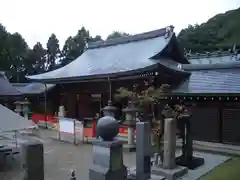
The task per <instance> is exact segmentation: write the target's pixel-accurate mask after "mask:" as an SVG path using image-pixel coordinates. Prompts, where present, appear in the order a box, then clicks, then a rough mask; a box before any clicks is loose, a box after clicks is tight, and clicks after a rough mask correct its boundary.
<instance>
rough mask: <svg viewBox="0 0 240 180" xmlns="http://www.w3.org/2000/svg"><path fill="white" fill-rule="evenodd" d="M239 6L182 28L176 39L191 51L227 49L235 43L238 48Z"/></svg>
mask: <svg viewBox="0 0 240 180" xmlns="http://www.w3.org/2000/svg"><path fill="white" fill-rule="evenodd" d="M239 18H240V8H239V9H236V10H231V11H228V12H226V13H224V14H218V15H216V16H214V17H213V18H211V19H209V20H208V21H207V22H206V23H202V24H200V25H194V26H192V25H189V26H188V28H186V29H183V30H182V31H181V32H180V33H179V35H178V40H179V42H180V44H181V45H182V46H183V47H184V48H185V49H186V50H187V51H190V50H191V52H198V53H202V52H206V51H208V52H212V51H216V50H229V49H231V48H232V47H233V45H234V44H235V45H236V46H237V48H240V31H239V27H240V21H238V20H237V19H239Z"/></svg>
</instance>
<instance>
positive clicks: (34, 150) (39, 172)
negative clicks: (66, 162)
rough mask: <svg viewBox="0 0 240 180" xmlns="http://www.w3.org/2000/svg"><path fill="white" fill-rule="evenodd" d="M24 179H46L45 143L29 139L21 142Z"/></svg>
mask: <svg viewBox="0 0 240 180" xmlns="http://www.w3.org/2000/svg"><path fill="white" fill-rule="evenodd" d="M21 156H22V164H23V171H22V172H23V177H24V179H23V180H44V157H43V144H42V143H41V142H40V141H36V140H31V141H30V140H29V141H27V142H24V143H23V144H21Z"/></svg>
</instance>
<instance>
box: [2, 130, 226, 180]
mask: <svg viewBox="0 0 240 180" xmlns="http://www.w3.org/2000/svg"><path fill="white" fill-rule="evenodd" d="M55 133H56V132H51V131H45V130H44V131H41V133H40V136H41V139H42V142H43V143H44V155H45V156H44V158H45V159H44V161H45V180H69V173H70V171H71V170H72V169H75V170H76V174H77V178H78V179H79V180H87V179H88V169H89V167H90V165H91V161H92V146H91V145H86V144H84V145H83V144H80V145H78V146H74V145H72V144H70V143H63V142H58V141H54V140H52V139H50V138H49V137H50V136H52V135H53V134H55ZM29 138H32V137H25V136H24V137H21V138H20V139H22V140H19V142H22V141H23V139H29ZM177 154H179V152H177ZM194 155H196V156H200V157H204V159H205V165H204V166H202V167H200V168H198V169H197V170H194V171H191V170H189V172H188V174H187V175H185V176H184V177H182V178H181V179H182V180H194V179H197V178H199V177H200V176H202V175H203V174H205V173H206V172H208V171H210V170H211V169H213V168H214V167H215V166H217V165H219V164H221V163H222V162H224V161H225V160H227V159H228V158H229V157H226V156H222V155H213V154H209V153H202V152H195V153H194ZM124 163H125V165H127V166H135V153H124ZM20 175H21V172H20V171H19V170H15V171H13V170H11V171H8V173H0V179H1V180H9V179H11V180H19V179H20Z"/></svg>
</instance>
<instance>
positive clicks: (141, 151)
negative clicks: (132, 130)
mask: <svg viewBox="0 0 240 180" xmlns="http://www.w3.org/2000/svg"><path fill="white" fill-rule="evenodd" d="M150 129H151V128H150V125H149V123H148V122H138V123H137V125H136V131H137V135H136V179H137V180H147V179H149V178H150V177H151V155H152V148H151V142H150V141H151V140H150V134H151V130H150Z"/></svg>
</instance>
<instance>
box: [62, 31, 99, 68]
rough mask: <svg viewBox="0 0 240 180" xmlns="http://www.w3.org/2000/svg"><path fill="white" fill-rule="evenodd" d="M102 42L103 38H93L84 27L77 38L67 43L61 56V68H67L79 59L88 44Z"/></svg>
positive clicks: (69, 38) (69, 39)
mask: <svg viewBox="0 0 240 180" xmlns="http://www.w3.org/2000/svg"><path fill="white" fill-rule="evenodd" d="M101 40H102V38H101V36H99V35H97V36H95V37H94V38H93V37H91V36H90V34H89V31H88V30H86V29H85V27H82V28H81V29H80V30H79V31H78V33H77V35H76V36H74V37H72V36H70V37H68V39H67V40H66V41H65V44H64V46H63V49H62V54H61V61H60V63H61V66H65V65H66V64H68V63H70V62H72V61H73V60H75V59H76V58H77V57H79V56H80V55H81V54H82V53H83V52H84V50H85V48H86V42H88V43H91V42H96V41H101Z"/></svg>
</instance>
